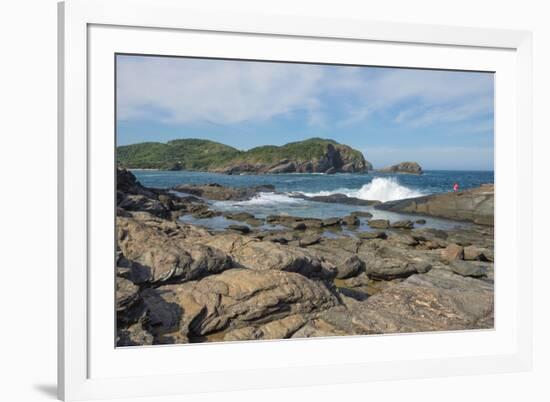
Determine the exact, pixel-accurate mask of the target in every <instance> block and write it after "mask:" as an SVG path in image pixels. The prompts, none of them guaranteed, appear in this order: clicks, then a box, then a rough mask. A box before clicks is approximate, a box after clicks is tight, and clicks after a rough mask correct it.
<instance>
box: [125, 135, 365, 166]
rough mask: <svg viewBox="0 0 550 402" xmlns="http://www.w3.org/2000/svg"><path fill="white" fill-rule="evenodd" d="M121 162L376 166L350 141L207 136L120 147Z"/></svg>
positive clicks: (143, 163)
mask: <svg viewBox="0 0 550 402" xmlns="http://www.w3.org/2000/svg"><path fill="white" fill-rule="evenodd" d="M117 157H118V162H119V164H120V165H122V166H124V167H127V168H156V169H172V170H200V171H210V172H217V173H225V174H241V173H255V174H263V173H269V174H277V173H327V174H331V173H339V172H341V173H356V172H366V171H368V170H372V165H371V164H370V163H369V162H368V161H366V160H365V158H364V157H363V154H362V153H361V152H360V151H357V150H355V149H353V148H351V147H349V146H347V145H343V144H339V143H337V142H336V141H332V140H326V139H321V138H311V139H309V140H305V141H299V142H293V143H289V144H286V145H283V146H271V145H270V146H262V147H257V148H252V149H250V150H248V151H239V150H237V149H235V148H232V147H229V146H226V145H223V144H220V143H216V142H213V141H205V140H192V139H188V140H176V141H170V142H168V143H167V144H160V143H144V144H135V145H128V146H123V147H119V148H118V149H117Z"/></svg>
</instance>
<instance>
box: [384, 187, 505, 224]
mask: <svg viewBox="0 0 550 402" xmlns="http://www.w3.org/2000/svg"><path fill="white" fill-rule="evenodd" d="M375 208H378V209H382V210H386V211H394V212H406V213H415V214H423V215H428V216H436V217H440V218H447V219H454V220H463V221H471V222H474V223H478V224H481V225H489V226H493V222H494V208H495V196H494V185H492V184H484V185H482V186H480V187H477V188H474V189H471V190H466V191H460V192H451V193H443V194H433V195H428V196H423V197H416V198H408V199H405V200H397V201H388V202H384V203H382V204H379V205H376V207H375Z"/></svg>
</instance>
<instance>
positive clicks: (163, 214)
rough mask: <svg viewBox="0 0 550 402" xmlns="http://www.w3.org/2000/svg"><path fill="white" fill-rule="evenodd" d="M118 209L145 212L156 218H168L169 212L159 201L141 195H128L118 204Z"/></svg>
mask: <svg viewBox="0 0 550 402" xmlns="http://www.w3.org/2000/svg"><path fill="white" fill-rule="evenodd" d="M118 207H119V208H123V209H125V210H127V211H145V212H149V213H150V214H153V215H155V216H158V217H159V218H169V217H170V216H171V213H170V210H169V209H168V208H166V206H165V205H164V204H163V203H161V202H160V201H159V200H156V199H154V198H149V197H147V196H145V195H141V194H129V195H127V196H126V197H125V198H124V199H123V200H122V201H121V202H120V203H119V204H118Z"/></svg>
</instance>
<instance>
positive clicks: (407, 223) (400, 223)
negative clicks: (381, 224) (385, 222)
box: [390, 220, 414, 229]
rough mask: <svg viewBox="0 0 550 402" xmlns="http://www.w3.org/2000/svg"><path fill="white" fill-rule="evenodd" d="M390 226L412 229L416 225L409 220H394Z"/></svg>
mask: <svg viewBox="0 0 550 402" xmlns="http://www.w3.org/2000/svg"><path fill="white" fill-rule="evenodd" d="M390 226H391V227H392V228H393V229H412V228H413V227H414V223H413V222H412V221H409V220H405V221H395V222H392V224H391V225H390Z"/></svg>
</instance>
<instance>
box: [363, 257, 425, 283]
mask: <svg viewBox="0 0 550 402" xmlns="http://www.w3.org/2000/svg"><path fill="white" fill-rule="evenodd" d="M430 269H431V265H430V264H428V263H422V262H417V263H413V262H408V261H404V260H402V259H397V258H372V259H369V260H366V261H365V272H366V273H367V275H368V276H369V278H373V279H383V280H391V279H395V278H404V277H407V276H411V275H413V274H416V273H425V272H427V271H429V270H430Z"/></svg>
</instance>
